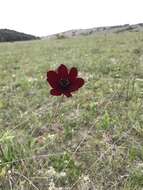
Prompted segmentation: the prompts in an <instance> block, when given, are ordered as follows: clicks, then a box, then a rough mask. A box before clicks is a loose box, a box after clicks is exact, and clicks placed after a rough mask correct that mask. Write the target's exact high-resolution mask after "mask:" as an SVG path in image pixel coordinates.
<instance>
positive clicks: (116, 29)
mask: <svg viewBox="0 0 143 190" xmlns="http://www.w3.org/2000/svg"><path fill="white" fill-rule="evenodd" d="M125 31H131V32H138V31H143V23H139V24H134V25H129V24H125V25H117V26H107V27H106V26H105V27H96V28H89V29H77V30H69V31H65V32H61V33H58V34H54V35H50V36H47V37H48V38H58V39H63V38H67V37H73V36H82V35H83V36H87V35H91V34H96V33H109V32H112V33H120V32H125Z"/></svg>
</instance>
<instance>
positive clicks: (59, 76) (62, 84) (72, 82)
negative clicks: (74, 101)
mask: <svg viewBox="0 0 143 190" xmlns="http://www.w3.org/2000/svg"><path fill="white" fill-rule="evenodd" d="M77 75H78V71H77V68H75V67H72V68H71V69H70V70H68V68H67V67H66V66H65V65H63V64H62V65H60V66H59V67H58V69H57V70H56V71H48V72H47V81H48V82H49V84H50V85H51V87H52V89H51V91H50V93H51V94H52V95H53V96H60V95H62V94H64V95H65V96H67V97H70V96H72V94H71V92H74V91H76V90H78V89H79V88H80V87H82V86H83V85H84V80H83V79H82V78H78V77H77Z"/></svg>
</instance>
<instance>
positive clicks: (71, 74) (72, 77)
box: [69, 67, 77, 80]
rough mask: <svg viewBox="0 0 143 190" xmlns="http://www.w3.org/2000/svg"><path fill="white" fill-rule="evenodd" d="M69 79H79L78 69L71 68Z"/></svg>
mask: <svg viewBox="0 0 143 190" xmlns="http://www.w3.org/2000/svg"><path fill="white" fill-rule="evenodd" d="M69 77H70V79H71V80H74V79H75V78H76V77H77V68H75V67H73V68H71V70H70V73H69Z"/></svg>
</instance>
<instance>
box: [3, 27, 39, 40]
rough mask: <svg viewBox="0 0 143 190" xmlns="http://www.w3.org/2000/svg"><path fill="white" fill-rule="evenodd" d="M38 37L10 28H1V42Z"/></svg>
mask: <svg viewBox="0 0 143 190" xmlns="http://www.w3.org/2000/svg"><path fill="white" fill-rule="evenodd" d="M36 39H38V38H37V37H35V36H33V35H29V34H25V33H21V32H17V31H14V30H9V29H0V42H13V41H24V40H36Z"/></svg>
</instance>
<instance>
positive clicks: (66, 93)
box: [63, 92, 72, 98]
mask: <svg viewBox="0 0 143 190" xmlns="http://www.w3.org/2000/svg"><path fill="white" fill-rule="evenodd" d="M63 94H64V95H65V96H66V97H68V98H69V97H72V94H71V93H70V92H63Z"/></svg>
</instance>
